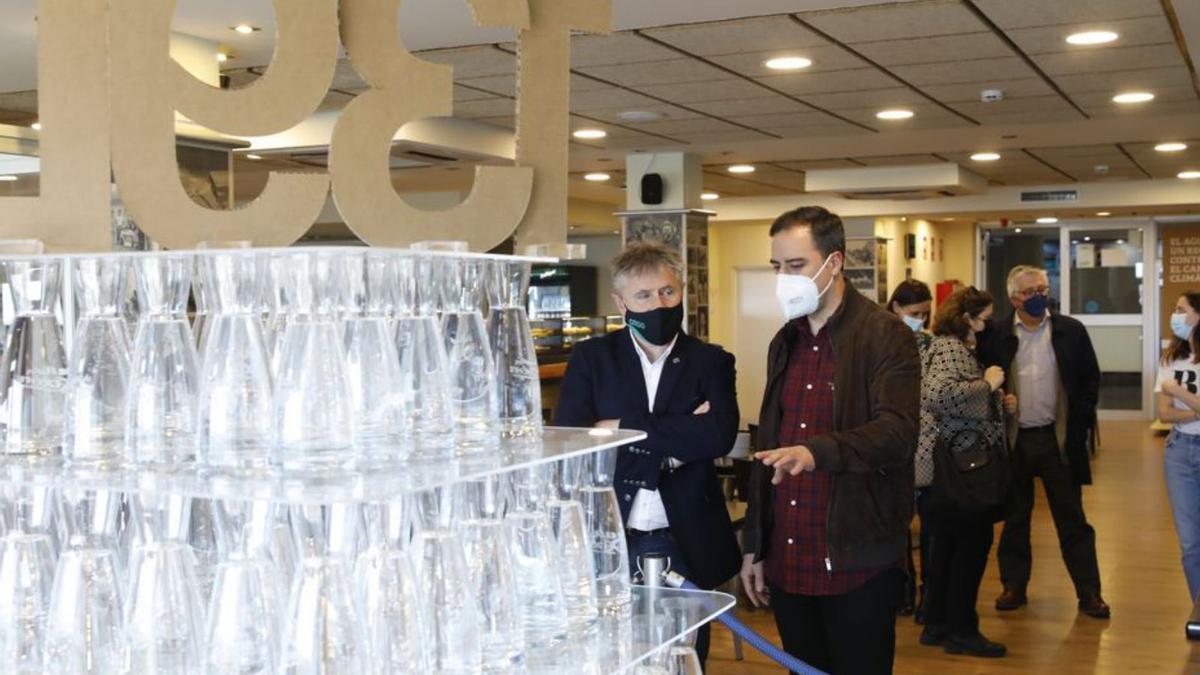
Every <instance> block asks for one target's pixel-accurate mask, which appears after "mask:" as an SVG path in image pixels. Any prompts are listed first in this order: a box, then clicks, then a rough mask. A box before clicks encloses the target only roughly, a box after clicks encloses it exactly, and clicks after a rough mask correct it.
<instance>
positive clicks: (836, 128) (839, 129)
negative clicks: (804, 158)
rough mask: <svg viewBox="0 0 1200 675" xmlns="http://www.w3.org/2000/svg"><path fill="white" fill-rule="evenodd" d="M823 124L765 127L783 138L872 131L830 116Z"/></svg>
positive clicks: (843, 134) (841, 134)
mask: <svg viewBox="0 0 1200 675" xmlns="http://www.w3.org/2000/svg"><path fill="white" fill-rule="evenodd" d="M828 119H829V121H828V122H826V123H825V124H818V125H814V126H811V127H787V128H781V129H767V130H766V131H770V132H773V133H777V134H779V135H780V136H783V137H784V138H825V137H830V136H857V135H860V134H871V133H874V132H873V131H871V130H869V129H864V128H862V127H859V126H855V125H853V124H848V123H846V122H839V121H838V120H836V119H834V118H832V117H830V118H828Z"/></svg>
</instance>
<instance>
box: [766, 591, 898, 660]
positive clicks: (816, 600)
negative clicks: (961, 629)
mask: <svg viewBox="0 0 1200 675" xmlns="http://www.w3.org/2000/svg"><path fill="white" fill-rule="evenodd" d="M903 584H904V571H903V570H901V569H889V570H885V571H883V572H881V573H879V574H878V575H876V576H875V577H874V578H872V579H871V580H870V581H868V582H867V583H865V584H863V585H862V586H859V587H858V588H856V589H854V590H853V591H850V592H849V593H846V594H844V595H826V596H821V595H798V594H795V593H786V592H784V591H783V590H781V589H779V588H777V587H775V586H771V589H770V590H771V607H772V608H773V609H774V611H775V625H776V627H778V628H779V636H780V637H781V638H782V639H783V648H784V650H785V651H787V653H789V654H791V655H792V656H795V657H796V658H798V659H800V660H801V661H804V662H805V663H807V664H808V665H810V666H812V667H814V668H817V669H819V670H823V671H825V672H827V673H830V674H831V675H841V674H842V673H846V674H848V675H876V674H881V675H885V674H887V673H891V672H892V660H893V657H894V656H895V652H896V609H897V604H898V602H899V600H900V594H901V588H902V587H903Z"/></svg>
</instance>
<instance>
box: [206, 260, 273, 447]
mask: <svg viewBox="0 0 1200 675" xmlns="http://www.w3.org/2000/svg"><path fill="white" fill-rule="evenodd" d="M201 261H202V263H203V265H202V269H203V274H202V278H201V282H202V283H203V285H204V286H205V287H206V288H207V289H208V292H210V293H211V298H212V301H213V303H214V304H213V307H212V308H211V309H210V316H209V319H208V327H207V328H206V330H207V331H208V333H209V334H208V335H207V336H206V337H205V338H204V353H203V359H202V365H201V378H200V381H201V389H200V453H201V457H200V459H201V461H202V462H204V463H205V464H208V465H209V466H213V467H219V468H224V469H261V468H265V467H266V466H267V464H268V461H269V459H270V449H271V441H272V434H271V424H270V422H269V420H271V417H272V381H271V370H270V362H269V360H268V358H267V350H266V346H265V345H264V343H263V335H262V320H261V317H260V316H259V295H260V291H261V288H262V284H263V276H264V275H265V272H266V265H265V263H264V259H263V258H262V256H261V255H259V254H258V253H256V252H254V251H218V252H213V253H206V254H202V257H201Z"/></svg>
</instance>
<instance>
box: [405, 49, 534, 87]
mask: <svg viewBox="0 0 1200 675" xmlns="http://www.w3.org/2000/svg"><path fill="white" fill-rule="evenodd" d="M417 56H419V57H420V58H421V59H424V60H426V61H431V62H433V63H441V64H447V65H451V66H454V77H455V79H465V78H468V77H488V76H490V75H510V74H512V73H514V72H516V69H517V60H516V58H515V57H514V56H513V55H512V54H509V53H507V52H502V51H500V50H499V49H496V48H494V47H492V46H491V45H487V46H482V47H465V48H462V49H438V50H435V51H428V52H421V53H420V54H418V55H417Z"/></svg>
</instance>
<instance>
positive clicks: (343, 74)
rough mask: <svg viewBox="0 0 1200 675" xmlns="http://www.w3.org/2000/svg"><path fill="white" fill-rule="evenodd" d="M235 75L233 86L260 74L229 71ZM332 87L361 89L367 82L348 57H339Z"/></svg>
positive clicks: (249, 80)
mask: <svg viewBox="0 0 1200 675" xmlns="http://www.w3.org/2000/svg"><path fill="white" fill-rule="evenodd" d="M227 74H228V75H230V76H232V77H233V83H232V84H233V86H235V87H238V86H242V85H245V84H249V83H251V82H253V81H255V80H257V79H258V78H259V77H260V76H259V75H255V74H252V73H248V72H246V71H244V70H243V71H232V72H230V73H227ZM329 86H330V88H331V89H341V90H343V91H361V90H363V89H366V87H367V83H366V82H363V79H362V78H361V77H359V76H358V71H356V70H355V69H354V66H351V65H350V61H349V60H347V59H339V60H338V64H337V67H336V68H335V69H334V71H333V82H332V83H331V84H330V85H329Z"/></svg>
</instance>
